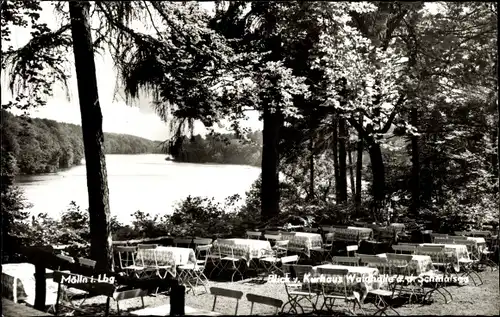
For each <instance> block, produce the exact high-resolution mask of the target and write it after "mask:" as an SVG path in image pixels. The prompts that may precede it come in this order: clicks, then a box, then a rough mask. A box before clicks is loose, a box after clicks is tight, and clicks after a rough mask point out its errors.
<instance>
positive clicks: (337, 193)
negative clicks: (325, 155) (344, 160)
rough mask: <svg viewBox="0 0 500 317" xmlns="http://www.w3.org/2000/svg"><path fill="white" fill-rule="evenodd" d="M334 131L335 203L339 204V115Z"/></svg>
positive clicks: (335, 120) (335, 121)
mask: <svg viewBox="0 0 500 317" xmlns="http://www.w3.org/2000/svg"><path fill="white" fill-rule="evenodd" d="M332 129H333V137H332V142H333V145H332V152H333V172H334V174H335V202H336V203H339V202H340V201H341V200H340V198H341V194H340V170H339V153H338V145H339V138H338V131H339V130H338V117H337V114H334V115H333V124H332Z"/></svg>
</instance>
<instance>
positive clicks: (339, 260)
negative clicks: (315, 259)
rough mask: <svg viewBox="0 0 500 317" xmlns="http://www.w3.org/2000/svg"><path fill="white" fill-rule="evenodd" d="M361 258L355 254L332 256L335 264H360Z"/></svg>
mask: <svg viewBox="0 0 500 317" xmlns="http://www.w3.org/2000/svg"><path fill="white" fill-rule="evenodd" d="M359 262H360V259H359V258H358V257H354V256H334V257H332V263H333V264H339V265H348V266H359Z"/></svg>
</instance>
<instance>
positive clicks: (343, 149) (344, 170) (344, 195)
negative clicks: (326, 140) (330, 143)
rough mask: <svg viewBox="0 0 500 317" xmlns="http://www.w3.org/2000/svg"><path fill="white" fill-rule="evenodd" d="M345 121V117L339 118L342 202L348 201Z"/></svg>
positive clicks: (340, 198) (340, 190)
mask: <svg viewBox="0 0 500 317" xmlns="http://www.w3.org/2000/svg"><path fill="white" fill-rule="evenodd" d="M345 121H346V120H345V119H344V118H342V117H340V118H339V181H340V184H339V187H340V189H339V194H340V197H339V200H340V201H341V202H346V201H347V162H346V161H347V151H346V138H347V127H346V122H345Z"/></svg>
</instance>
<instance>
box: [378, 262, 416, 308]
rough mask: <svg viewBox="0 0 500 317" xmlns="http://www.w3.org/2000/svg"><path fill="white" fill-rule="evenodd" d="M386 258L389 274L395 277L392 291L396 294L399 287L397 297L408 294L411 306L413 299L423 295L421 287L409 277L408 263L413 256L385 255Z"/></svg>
mask: <svg viewBox="0 0 500 317" xmlns="http://www.w3.org/2000/svg"><path fill="white" fill-rule="evenodd" d="M386 256H387V261H388V263H389V267H390V272H391V274H392V275H393V276H394V275H395V283H394V285H393V286H394V287H393V291H394V292H396V289H397V288H398V286H399V289H398V290H397V291H398V296H399V295H401V294H409V295H410V298H409V302H410V304H411V302H412V299H413V298H414V297H415V298H417V296H418V295H423V294H424V290H423V287H422V285H421V284H419V282H418V281H417V280H416V279H413V278H412V276H411V270H410V262H411V261H412V259H413V255H411V254H394V253H387V254H386Z"/></svg>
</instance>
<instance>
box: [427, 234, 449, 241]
mask: <svg viewBox="0 0 500 317" xmlns="http://www.w3.org/2000/svg"><path fill="white" fill-rule="evenodd" d="M436 238H446V239H447V238H448V235H447V234H444V233H431V240H432V242H433V243H434V240H435V239H436Z"/></svg>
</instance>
